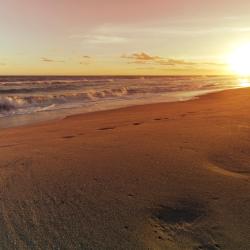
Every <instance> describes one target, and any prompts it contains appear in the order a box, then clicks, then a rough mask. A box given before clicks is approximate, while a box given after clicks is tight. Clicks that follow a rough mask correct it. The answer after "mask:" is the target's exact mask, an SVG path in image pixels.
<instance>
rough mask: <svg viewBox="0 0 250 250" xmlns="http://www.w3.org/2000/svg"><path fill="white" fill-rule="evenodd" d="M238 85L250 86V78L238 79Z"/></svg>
mask: <svg viewBox="0 0 250 250" xmlns="http://www.w3.org/2000/svg"><path fill="white" fill-rule="evenodd" d="M239 87H240V88H248V87H250V80H249V79H246V78H245V79H240V81H239Z"/></svg>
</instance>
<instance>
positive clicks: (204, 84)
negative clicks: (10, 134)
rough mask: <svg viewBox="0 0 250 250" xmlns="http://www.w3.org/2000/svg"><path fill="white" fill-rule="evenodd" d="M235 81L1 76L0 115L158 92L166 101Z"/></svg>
mask: <svg viewBox="0 0 250 250" xmlns="http://www.w3.org/2000/svg"><path fill="white" fill-rule="evenodd" d="M235 82H236V79H234V78H232V77H231V78H230V77H206V76H200V77H188V76H179V77H0V116H9V115H15V114H26V113H34V112H39V111H45V110H56V109H65V108H72V107H84V105H91V104H93V105H95V106H98V105H104V102H105V103H110V102H111V101H112V103H115V102H118V101H121V100H122V101H123V102H124V103H125V104H126V105H129V104H130V103H136V101H137V100H143V101H144V102H145V103H147V102H151V101H152V100H153V99H155V100H157V97H159V96H161V95H162V96H164V98H165V99H163V100H166V101H168V94H169V95H170V94H171V96H172V97H173V96H174V95H173V93H177V94H178V95H180V93H182V94H185V93H189V92H192V91H204V92H206V91H210V90H216V89H226V88H232V87H235ZM177 94H176V95H177ZM190 97H192V95H191V94H190ZM171 100H172V99H171ZM173 100H175V99H173ZM109 107H110V105H109Z"/></svg>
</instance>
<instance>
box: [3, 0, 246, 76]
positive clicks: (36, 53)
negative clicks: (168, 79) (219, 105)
mask: <svg viewBox="0 0 250 250" xmlns="http://www.w3.org/2000/svg"><path fill="white" fill-rule="evenodd" d="M249 9H250V1H247V0H238V1H230V0H221V1H218V0H216V1H215V0H210V1H201V0H199V1H198V0H189V1H184V0H182V1H181V0H176V1H172V0H171V1H170V0H154V1H151V0H137V1H136V0H133V1H132V0H126V1H124V0H123V1H122V0H53V1H51V0H43V1H42V0H22V1H20V0H8V1H4V0H2V3H1V8H0V16H1V22H0V30H1V37H0V44H1V46H0V74H2V75H3V74H27V75H30V74H64V75H65V74H77V75H95V74H147V75H154V74H162V75H167V74H228V73H230V71H229V69H228V65H227V64H226V58H227V56H228V54H229V53H231V51H232V50H233V49H234V48H235V47H237V46H239V44H241V43H245V42H248V41H250V25H249V24H250V16H249V13H248V12H249Z"/></svg>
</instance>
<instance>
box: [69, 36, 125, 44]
mask: <svg viewBox="0 0 250 250" xmlns="http://www.w3.org/2000/svg"><path fill="white" fill-rule="evenodd" d="M70 38H71V39H72V38H77V39H82V40H83V41H84V42H86V43H90V44H119V43H125V42H126V41H127V38H125V37H123V36H119V35H117V36H116V35H111V34H110V35H106V34H89V35H72V36H70Z"/></svg>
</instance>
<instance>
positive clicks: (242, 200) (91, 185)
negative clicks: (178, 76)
mask: <svg viewBox="0 0 250 250" xmlns="http://www.w3.org/2000/svg"><path fill="white" fill-rule="evenodd" d="M249 110H250V89H238V90H228V91H224V92H220V93H215V94H209V95H206V96H203V97H201V98H200V99H198V100H193V101H187V102H182V103H166V104H152V105H144V106H136V107H129V108H123V109H118V110H112V111H104V112H96V113H90V114H83V115H75V116H71V117H68V118H66V119H63V120H57V121H51V122H47V123H42V124H38V125H30V126H23V127H18V128H9V129H1V131H0V185H1V187H0V199H1V207H0V228H1V230H0V248H1V249H204V250H217V249H226V250H247V249H250V213H249V211H250V116H249Z"/></svg>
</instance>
